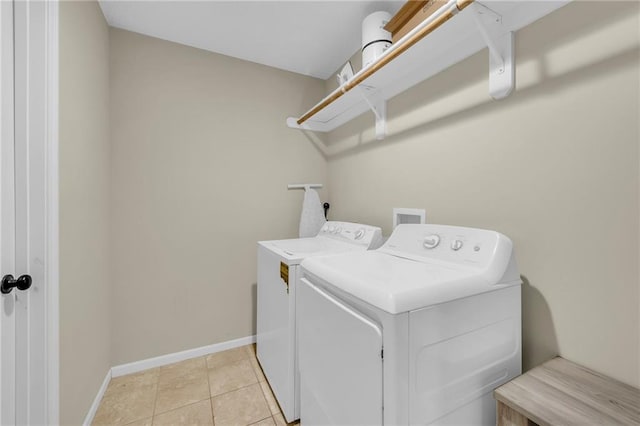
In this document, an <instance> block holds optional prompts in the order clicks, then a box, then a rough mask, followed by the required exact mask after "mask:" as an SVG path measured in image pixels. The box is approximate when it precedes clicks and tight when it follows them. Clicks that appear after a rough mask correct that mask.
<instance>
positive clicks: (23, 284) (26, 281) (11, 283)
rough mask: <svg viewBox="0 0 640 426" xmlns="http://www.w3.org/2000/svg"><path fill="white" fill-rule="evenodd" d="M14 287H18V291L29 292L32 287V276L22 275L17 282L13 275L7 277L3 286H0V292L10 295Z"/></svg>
mask: <svg viewBox="0 0 640 426" xmlns="http://www.w3.org/2000/svg"><path fill="white" fill-rule="evenodd" d="M14 287H17V288H18V290H27V289H29V287H31V276H30V275H26V274H25V275H20V277H19V278H18V279H17V280H16V279H14V278H13V275H5V276H4V277H2V284H1V285H0V292H2V294H9V293H11V290H13V288H14Z"/></svg>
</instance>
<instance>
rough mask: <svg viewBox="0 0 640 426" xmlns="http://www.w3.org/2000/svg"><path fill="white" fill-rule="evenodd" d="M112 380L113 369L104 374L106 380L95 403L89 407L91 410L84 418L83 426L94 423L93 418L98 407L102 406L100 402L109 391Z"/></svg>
mask: <svg viewBox="0 0 640 426" xmlns="http://www.w3.org/2000/svg"><path fill="white" fill-rule="evenodd" d="M110 381H111V369H109V370H108V371H107V375H106V376H104V380H103V381H102V386H100V389H98V394H97V395H96V398H95V399H94V400H93V404H91V408H89V412H88V413H87V416H86V417H85V418H84V422H83V423H82V425H83V426H90V425H91V423H93V418H94V417H95V416H96V412H97V411H98V407H100V402H102V397H103V396H104V393H105V392H106V391H107V387H108V386H109V382H110Z"/></svg>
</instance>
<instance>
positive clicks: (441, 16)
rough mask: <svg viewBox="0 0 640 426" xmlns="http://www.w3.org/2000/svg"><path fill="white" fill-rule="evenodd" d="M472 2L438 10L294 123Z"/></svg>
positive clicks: (457, 0)
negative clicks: (377, 59)
mask: <svg viewBox="0 0 640 426" xmlns="http://www.w3.org/2000/svg"><path fill="white" fill-rule="evenodd" d="M473 2H474V0H450V1H449V2H447V4H446V5H445V6H443V7H441V8H440V9H439V11H438V12H437V13H436V14H434V15H431V16H430V17H429V18H427V19H426V20H425V21H424V22H422V23H421V24H420V25H419V26H418V27H416V28H415V29H414V30H413V31H412V32H411V33H409V34H410V36H408V38H407V39H406V40H405V41H404V42H402V43H399V44H397V45H392V46H391V47H390V48H389V50H387V51H386V52H385V53H384V54H383V55H382V56H381V57H380V60H379V61H377V62H374V63H373V64H371V66H370V67H367V68H365V69H363V70H362V71H360V72H359V73H357V74H356V75H354V76H353V78H352V79H351V80H349V81H348V82H346V83H345V84H344V85H343V86H341V87H340V90H336V91H335V92H333V93H332V94H331V95H330V96H328V97H327V98H325V99H324V100H323V101H322V102H320V103H319V104H317V105H316V106H315V107H313V108H312V109H310V110H309V111H307V112H306V113H305V114H304V115H303V116H302V117H300V118H299V119H298V120H297V121H296V122H297V123H298V125H300V124H302V123H304V122H305V121H307V120H308V119H309V118H311V117H313V116H314V115H315V114H316V113H317V112H318V111H321V110H322V109H324V108H325V107H326V106H327V105H329V104H331V103H332V102H334V101H335V100H336V99H338V98H340V97H341V96H342V95H344V94H345V93H347V92H348V91H349V90H351V89H353V88H354V87H356V86H358V85H359V84H360V83H362V82H363V81H364V80H366V79H367V78H369V77H370V76H371V75H372V74H373V73H375V72H376V71H378V70H379V69H380V68H382V67H384V66H385V65H387V64H388V63H389V62H391V61H393V60H394V59H395V58H397V57H398V56H400V55H401V54H402V53H404V52H405V51H406V50H407V49H409V48H410V47H411V46H413V45H414V44H416V43H417V42H419V41H420V40H422V39H423V38H424V37H425V36H427V35H429V34H430V33H432V32H433V31H434V30H436V29H437V28H438V27H440V26H441V25H442V24H444V23H445V22H447V21H448V20H449V19H451V18H452V17H453V16H455V15H456V14H457V13H458V12H460V11H462V10H463V9H464V8H466V7H467V6H469V5H470V4H471V3H473Z"/></svg>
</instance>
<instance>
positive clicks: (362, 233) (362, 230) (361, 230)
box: [356, 228, 365, 240]
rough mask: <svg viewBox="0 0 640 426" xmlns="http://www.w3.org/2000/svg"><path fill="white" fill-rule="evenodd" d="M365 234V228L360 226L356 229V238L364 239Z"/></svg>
mask: <svg viewBox="0 0 640 426" xmlns="http://www.w3.org/2000/svg"><path fill="white" fill-rule="evenodd" d="M364 234H365V230H364V228H360V229H358V230H357V231H356V240H360V239H362V237H364Z"/></svg>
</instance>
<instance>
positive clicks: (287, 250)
mask: <svg viewBox="0 0 640 426" xmlns="http://www.w3.org/2000/svg"><path fill="white" fill-rule="evenodd" d="M258 244H260V245H263V246H265V247H267V248H269V249H271V250H272V251H275V252H276V253H278V254H279V255H280V256H282V257H284V258H285V259H287V260H288V261H289V262H290V263H295V262H301V261H302V259H304V258H306V257H308V256H321V255H328V254H337V253H345V252H353V251H364V250H366V249H367V248H366V247H364V246H360V245H354V244H349V243H345V242H342V241H337V240H333V239H330V238H324V237H320V236H318V237H311V238H293V239H289V240H274V241H261V242H259V243H258Z"/></svg>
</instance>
